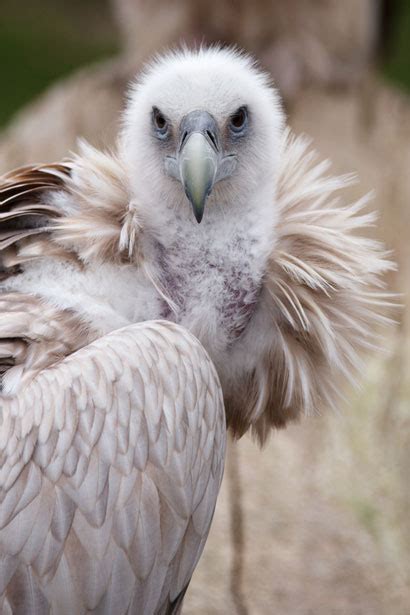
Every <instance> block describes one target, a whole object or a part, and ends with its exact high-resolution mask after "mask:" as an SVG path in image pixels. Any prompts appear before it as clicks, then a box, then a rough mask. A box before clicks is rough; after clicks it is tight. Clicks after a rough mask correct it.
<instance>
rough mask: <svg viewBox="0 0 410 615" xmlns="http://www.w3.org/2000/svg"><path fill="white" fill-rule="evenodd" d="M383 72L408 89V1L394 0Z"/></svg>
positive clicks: (409, 78)
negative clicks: (395, 3)
mask: <svg viewBox="0 0 410 615" xmlns="http://www.w3.org/2000/svg"><path fill="white" fill-rule="evenodd" d="M396 2H397V5H396V8H395V12H394V15H393V23H392V27H391V32H390V37H389V38H390V40H389V42H388V48H387V60H386V62H385V66H384V73H385V74H386V76H387V78H388V79H389V80H390V81H393V82H394V83H396V84H397V85H399V86H401V87H404V88H405V89H407V90H408V91H410V2H409V1H408V0H396Z"/></svg>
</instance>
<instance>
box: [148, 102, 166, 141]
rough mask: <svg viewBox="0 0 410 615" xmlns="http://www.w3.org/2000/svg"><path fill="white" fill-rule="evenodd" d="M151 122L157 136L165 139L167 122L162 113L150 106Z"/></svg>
mask: <svg viewBox="0 0 410 615" xmlns="http://www.w3.org/2000/svg"><path fill="white" fill-rule="evenodd" d="M152 122H153V125H154V129H155V132H156V135H157V137H159V138H160V139H165V137H167V136H168V131H169V124H168V121H167V119H166V118H165V116H164V115H163V113H161V111H160V110H159V109H158V108H157V107H153V108H152Z"/></svg>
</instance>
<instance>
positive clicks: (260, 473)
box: [0, 0, 410, 615]
mask: <svg viewBox="0 0 410 615" xmlns="http://www.w3.org/2000/svg"><path fill="white" fill-rule="evenodd" d="M112 2H113V7H114V11H115V16H116V19H117V21H118V23H119V24H120V27H121V32H122V37H123V41H124V54H123V56H122V57H120V58H117V59H116V60H113V61H111V62H108V63H105V64H102V65H100V66H97V67H90V68H86V69H84V70H81V71H80V72H79V73H78V74H75V75H73V76H72V77H71V78H70V79H67V80H65V81H63V82H61V83H59V84H56V85H55V86H54V87H53V88H52V89H51V90H50V91H48V92H46V93H45V94H44V95H43V96H42V97H41V98H40V99H39V100H37V101H36V102H34V103H33V104H32V105H30V107H28V108H27V109H25V110H23V111H22V112H21V113H20V114H19V115H18V116H17V117H16V119H15V121H14V122H13V123H12V124H11V125H10V127H9V128H8V129H7V131H6V132H5V133H4V134H3V136H2V138H1V139H0V169H3V170H7V169H9V168H10V167H12V166H15V165H17V164H23V163H26V162H31V161H36V160H42V161H47V160H54V159H58V158H61V157H63V156H65V155H66V153H67V151H68V150H70V149H73V148H74V147H75V141H76V138H77V137H78V136H84V137H86V138H88V139H89V140H91V141H92V142H93V143H95V144H97V145H102V146H104V145H105V146H108V145H112V143H113V142H114V139H115V135H116V133H117V130H118V127H119V122H118V118H119V112H120V110H121V107H122V101H123V94H124V89H125V86H126V83H127V80H128V79H129V78H130V77H131V76H132V75H133V74H134V72H135V70H136V69H137V68H138V67H139V66H140V65H141V63H142V61H143V60H145V59H146V58H147V57H149V56H151V55H152V54H153V53H154V52H156V51H158V50H161V49H162V48H163V47H165V46H168V45H171V44H175V43H178V42H179V41H181V40H184V41H187V42H188V43H190V44H192V43H201V42H215V41H222V42H224V43H228V44H231V43H236V44H238V45H239V46H241V47H244V48H246V49H247V50H249V51H251V52H252V53H254V54H255V55H256V57H257V58H258V59H259V60H260V61H261V63H262V65H263V66H265V67H266V68H267V69H268V70H270V71H271V72H272V74H273V76H274V79H275V81H276V83H277V84H278V85H279V87H280V89H281V91H282V93H283V95H284V97H285V101H286V106H287V110H288V114H289V122H290V124H291V126H292V127H293V128H294V129H295V130H296V131H297V132H306V133H308V134H310V135H312V137H314V145H315V146H316V147H317V148H318V149H319V150H320V151H321V152H322V153H323V154H324V155H325V156H327V157H329V158H331V159H332V160H333V162H334V169H335V171H336V172H350V171H354V172H357V173H358V175H359V177H360V179H361V183H360V185H359V186H358V188H355V189H352V193H351V194H352V196H357V195H358V194H363V193H364V192H366V191H368V190H371V189H375V190H376V194H377V196H376V199H375V207H376V208H377V209H378V210H379V211H380V213H381V216H382V222H383V224H382V225H381V227H380V231H379V232H380V235H381V236H382V238H384V239H385V240H386V241H387V244H388V246H389V247H390V248H394V250H395V256H396V257H397V259H398V260H399V263H400V265H401V272H400V274H399V280H398V281H397V282H396V285H398V286H400V288H402V289H405V288H406V287H407V286H408V282H407V280H408V264H407V263H408V262H410V258H409V257H410V254H409V251H410V247H409V246H410V242H409V241H408V238H407V235H408V229H409V228H410V227H409V222H410V220H409V217H410V210H409V207H408V203H409V202H410V175H409V173H408V169H409V168H410V106H409V101H408V99H407V98H406V97H405V96H404V95H402V94H400V93H399V92H397V91H395V90H394V89H393V88H390V87H388V86H387V85H386V84H384V82H383V81H382V80H381V79H380V78H379V77H378V76H376V74H375V71H374V66H373V65H374V63H375V55H376V50H377V48H378V37H379V33H380V22H379V10H380V9H379V2H378V1H377V0H360V2H358V1H357V0H344V1H343V2H341V1H340V0H287V1H285V0H282V1H280V0H271V1H269V0H256V1H254V2H251V0H248V1H245V0H230V1H227V0H226V1H221V0H219V1H218V0H206V1H205V0H198V1H196V2H191V1H190V0H168V1H166V0H112ZM16 78H18V76H16ZM406 327H407V323H405V326H404V334H406V335H407V328H406ZM401 335H403V329H402V332H401ZM386 361H387V359H386ZM383 369H384V368H383ZM408 372H409V370H407V373H408ZM369 377H370V376H369ZM374 410H375V413H376V412H377V407H375V409H374ZM392 411H394V409H393V410H392ZM326 425H327V424H326V422H325V421H323V420H321V419H319V418H316V419H311V420H310V421H307V422H305V424H303V425H302V426H300V427H297V426H294V427H292V428H290V429H289V430H287V431H286V432H281V433H279V434H277V435H276V436H275V437H274V438H273V440H272V442H271V444H270V445H269V446H268V447H266V449H265V450H264V451H263V452H260V451H258V450H257V449H256V447H255V446H254V445H253V444H252V443H251V442H250V440H248V439H244V440H243V441H241V442H240V443H239V445H235V446H234V447H231V448H230V453H229V460H228V461H229V472H227V475H226V479H225V481H224V484H223V489H222V494H221V497H220V500H219V503H218V508H217V514H216V516H215V520H214V524H213V528H212V532H211V536H210V539H209V541H208V544H207V547H206V550H205V555H204V557H203V559H202V561H201V563H200V566H199V569H198V571H197V572H196V574H195V575H194V578H193V582H192V586H191V588H190V591H189V592H188V595H187V600H186V610H185V612H186V613H196V614H197V613H204V614H205V613H220V614H224V613H238V614H243V613H249V614H252V615H253V614H261V615H262V614H263V615H265V614H266V613H271V612H277V613H279V614H282V613H291V614H292V615H299V614H300V615H302V614H305V615H307V614H308V613H315V614H316V615H328V613H330V612H332V613H340V614H342V613H343V614H344V613H349V615H354V614H363V615H367V614H370V613H372V615H377V614H380V615H384V614H387V613H389V615H390V614H394V615H396V614H397V615H399V614H400V613H405V612H406V608H407V607H406V605H407V606H408V604H409V602H408V601H409V594H408V590H407V589H405V588H404V585H403V584H402V583H401V581H400V577H399V576H396V575H395V574H394V573H393V572H392V571H391V569H390V568H389V566H388V565H387V564H386V561H385V559H384V555H383V553H382V552H381V550H380V545H379V543H378V540H377V538H376V537H375V535H373V534H371V533H369V532H368V531H367V530H366V528H365V527H364V526H363V525H361V524H360V522H359V521H358V519H357V518H356V517H354V516H353V515H352V514H351V513H350V512H349V511H348V510H347V509H345V508H343V507H342V506H340V505H339V504H338V503H337V495H338V492H337V479H336V478H335V479H334V480H333V479H331V480H330V481H327V480H324V478H323V474H324V471H325V470H324V467H323V466H324V465H326V466H329V468H330V467H332V463H333V461H334V459H333V461H332V457H331V454H332V453H331V452H327V453H325V451H326V450H327V448H328V444H329V437H330V436H329V434H330V428H328V427H327V426H326ZM344 453H345V455H346V456H349V455H353V453H352V451H350V450H346V451H344ZM326 455H327V456H326ZM362 470H363V473H364V474H363V475H364V476H366V474H365V472H364V469H363V468H362ZM329 471H330V470H329ZM363 480H365V479H363ZM365 489H369V485H368V482H366V484H365V483H363V490H365ZM407 565H408V566H409V568H410V562H407ZM235 575H236V576H235ZM406 601H407V602H406Z"/></svg>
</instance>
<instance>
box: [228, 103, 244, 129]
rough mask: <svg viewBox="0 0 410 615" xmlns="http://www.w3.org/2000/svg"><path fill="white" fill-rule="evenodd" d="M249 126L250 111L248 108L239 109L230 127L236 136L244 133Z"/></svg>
mask: <svg viewBox="0 0 410 615" xmlns="http://www.w3.org/2000/svg"><path fill="white" fill-rule="evenodd" d="M247 124H248V109H247V107H245V106H243V107H239V109H237V111H235V113H233V114H232V115H231V119H230V122H229V127H230V129H231V130H232V132H233V133H234V134H240V133H242V132H244V130H245V128H246V126H247Z"/></svg>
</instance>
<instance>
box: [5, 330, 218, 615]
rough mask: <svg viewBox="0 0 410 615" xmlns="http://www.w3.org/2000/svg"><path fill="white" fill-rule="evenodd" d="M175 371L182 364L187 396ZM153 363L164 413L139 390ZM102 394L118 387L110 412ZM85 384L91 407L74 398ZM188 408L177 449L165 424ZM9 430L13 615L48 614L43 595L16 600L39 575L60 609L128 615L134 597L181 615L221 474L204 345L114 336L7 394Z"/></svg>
mask: <svg viewBox="0 0 410 615" xmlns="http://www.w3.org/2000/svg"><path fill="white" fill-rule="evenodd" d="M169 362H175V363H176V364H178V365H180V366H181V369H179V370H178V371H177V372H176V377H177V378H178V382H177V384H178V386H179V387H181V395H180V397H179V398H177V399H175V397H174V396H173V394H172V391H171V390H170V389H169V387H168V386H167V379H168V377H169V370H168V365H169ZM124 365H126V366H127V369H128V370H129V374H126V373H125V374H124V373H123V366H124ZM144 368H145V369H146V370H147V371H149V372H150V373H151V378H152V380H154V381H155V386H156V389H157V391H158V395H160V396H161V397H162V399H163V401H162V404H160V405H159V404H158V402H157V396H153V397H151V398H150V397H148V396H144V395H143V393H144V390H147V389H148V388H149V383H147V382H145V383H144V384H143V387H142V389H141V386H138V381H139V380H140V379H141V371H142V370H143V369H144ZM129 377H131V379H132V382H131V386H130V382H129V381H128V378H129ZM135 380H137V383H135V386H133V384H134V381H135ZM102 386H104V387H105V388H106V389H107V390H108V389H112V393H113V394H112V398H111V403H110V404H108V403H106V401H105V403H103V404H101V403H100V400H99V397H100V395H101V388H102ZM78 387H81V388H82V389H83V390H84V396H85V403H84V404H78V405H77V404H76V403H73V398H75V397H76V391H77V389H78ZM141 393H142V394H141ZM39 398H42V403H40V402H39ZM39 407H40V408H41V412H40V414H38V415H36V410H37V409H38V408H39ZM181 412H183V413H184V415H185V420H183V421H180V422H179V423H178V429H179V430H182V431H183V432H184V435H185V441H184V444H183V446H182V447H181V446H179V447H177V446H175V441H174V440H175V431H173V430H171V429H168V425H171V424H172V423H174V422H175V421H176V420H177V418H178V415H179V414H180V413H181ZM191 415H195V419H194V420H192V419H191ZM97 417H101V420H99V419H97ZM81 424H84V428H83V429H80V425H81ZM45 425H46V426H47V427H46V429H45V430H44V426H45ZM121 428H124V433H125V434H126V436H125V438H124V440H123V441H121V439H119V438H118V434H119V432H120V431H121ZM1 432H2V433H1V435H2V436H4V435H5V437H2V438H1V451H0V458H1V471H0V489H1V498H2V499H1V504H0V511H1V515H0V521H1V523H0V526H1V527H0V549H1V558H2V559H3V561H5V560H7V561H9V566H8V572H7V579H4V577H2V580H3V584H4V585H5V591H4V592H3V594H2V607H1V608H2V612H7V609H8V608H9V609H11V612H16V611H18V609H20V612H24V613H31V612H37V611H35V605H36V602H37V600H40V598H36V597H33V595H30V594H26V590H25V591H22V593H21V594H20V595H15V586H16V584H18V583H21V584H22V587H23V586H25V583H26V581H24V578H23V577H24V575H27V574H28V573H30V574H32V578H31V584H32V586H33V592H34V594H35V595H36V596H37V595H38V596H41V600H40V602H41V603H42V604H44V605H48V607H47V608H49V606H50V605H53V612H58V613H73V612H76V613H82V612H85V611H88V610H93V609H97V608H99V609H100V611H99V612H107V613H125V612H127V609H128V608H129V607H130V605H131V603H132V602H133V601H136V604H138V610H135V609H134V610H131V612H144V613H145V612H146V613H153V612H158V613H166V612H171V611H169V610H167V609H168V608H169V604H170V603H171V602H172V601H173V600H175V599H176V597H177V596H178V595H179V593H180V592H181V591H183V590H184V588H185V586H186V585H187V584H188V582H189V580H190V577H191V575H192V572H193V569H194V566H195V564H196V561H197V559H198V557H199V555H200V552H201V550H202V547H203V544H204V539H205V537H206V535H207V533H208V531H209V526H210V522H211V518H212V515H213V509H214V506H215V501H216V494H217V493H218V490H219V486H220V482H221V479H222V471H223V459H224V450H225V417H224V408H223V400H222V396H221V391H220V386H219V381H218V377H217V375H216V372H215V369H214V367H213V365H212V363H211V361H210V360H209V358H208V356H207V355H206V353H205V351H204V350H203V348H202V347H201V345H200V344H199V343H198V341H197V340H195V338H193V336H191V335H190V334H188V333H187V332H186V331H184V330H183V329H182V328H181V327H178V326H176V325H173V324H171V323H165V322H162V323H160V322H156V323H152V322H150V323H142V324H137V325H131V326H130V327H127V328H125V329H121V330H118V331H116V332H113V333H111V334H108V335H106V336H104V337H102V338H100V339H98V340H96V341H95V342H92V343H91V344H89V345H88V346H87V347H86V348H83V349H81V350H79V351H77V352H76V353H73V354H71V355H70V356H68V357H66V358H65V359H63V360H62V361H60V362H59V363H58V364H56V365H55V366H53V367H51V368H49V369H47V370H43V371H42V372H41V373H39V374H38V375H37V376H36V377H35V378H34V379H33V380H32V382H30V383H29V384H27V386H26V387H25V388H24V389H23V390H22V391H21V392H20V393H19V396H18V397H16V396H13V397H8V398H5V399H3V400H2V427H1ZM209 439H210V440H211V441H212V443H213V444H212V447H211V450H209V449H208V446H207V443H208V440H209ZM27 447H28V448H29V454H28V455H26V449H27ZM194 459H195V461H196V463H194ZM198 486H199V488H198ZM170 528H172V532H169V529H170ZM188 547H189V548H188ZM187 548H188V552H186V549H187ZM16 555H18V557H15V556H16ZM13 558H14V559H13ZM27 565H29V566H30V568H27ZM0 576H1V575H0ZM63 579H64V586H65V587H66V591H67V596H66V595H64V594H61V591H62V580H63ZM40 612H48V611H46V607H45V606H44V607H42V609H40Z"/></svg>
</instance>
